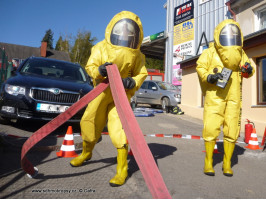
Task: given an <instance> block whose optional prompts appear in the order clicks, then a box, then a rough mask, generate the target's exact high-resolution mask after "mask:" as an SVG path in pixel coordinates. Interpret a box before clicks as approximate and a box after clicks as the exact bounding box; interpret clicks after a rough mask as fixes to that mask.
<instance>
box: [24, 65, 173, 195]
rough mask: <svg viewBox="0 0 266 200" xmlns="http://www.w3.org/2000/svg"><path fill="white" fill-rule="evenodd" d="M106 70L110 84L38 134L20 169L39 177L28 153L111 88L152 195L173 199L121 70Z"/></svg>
mask: <svg viewBox="0 0 266 200" xmlns="http://www.w3.org/2000/svg"><path fill="white" fill-rule="evenodd" d="M106 68H107V73H108V79H109V83H108V80H105V81H104V82H102V83H100V84H99V85H98V86H97V87H96V88H95V89H93V90H92V91H91V92H89V93H88V94H86V95H85V96H84V97H82V98H81V99H80V100H79V101H78V102H76V103H75V104H73V105H72V106H71V107H69V108H68V109H67V110H66V111H65V112H64V113H61V114H60V115H58V116H57V117H56V118H54V119H53V120H52V121H50V122H48V123H47V124H46V125H44V126H43V127H41V128H40V129H39V130H37V131H36V132H35V133H34V134H33V135H32V136H31V137H30V138H29V139H28V140H27V141H26V142H25V143H24V145H23V147H22V152H21V166H22V168H23V170H24V171H25V172H26V173H28V174H29V176H32V177H34V176H35V175H37V171H36V169H37V168H36V167H33V165H32V164H31V162H30V161H29V160H28V159H27V157H26V154H27V152H28V151H29V150H30V149H31V148H32V147H33V146H34V145H35V144H37V143H38V142H39V141H40V140H42V139H43V138H44V137H46V136H47V135H49V134H50V133H51V132H52V131H54V130H55V129H56V128H58V127H59V126H61V125H62V124H63V123H65V122H66V121H67V120H69V119H70V118H71V117H72V116H73V115H75V114H76V113H77V112H78V111H79V110H81V109H82V108H83V107H85V106H86V105H87V104H88V103H89V102H91V101H92V100H93V99H95V98H96V97H97V96H98V95H99V94H101V93H102V92H103V91H104V90H105V89H106V88H107V87H108V86H109V85H110V88H111V92H112V96H113V99H114V103H115V106H116V109H117V112H118V115H119V118H120V120H121V123H122V126H123V128H124V130H125V133H126V136H127V139H128V142H129V144H130V148H131V149H132V151H133V153H134V157H135V160H136V162H137V164H138V166H139V169H140V171H141V173H142V175H143V178H144V180H145V182H146V184H147V186H148V188H149V190H150V193H151V194H152V197H153V198H157V199H170V198H171V196H170V194H169V192H168V190H167V188H166V185H165V183H164V180H163V178H162V176H161V174H160V171H159V169H158V167H157V165H156V163H155V160H154V158H153V155H152V153H151V151H150V149H149V147H148V145H147V143H146V141H145V138H144V135H143V133H142V131H141V129H140V127H139V125H138V122H137V120H136V118H135V116H134V114H133V112H132V109H131V107H130V104H129V102H128V99H127V96H126V93H125V92H122V91H125V89H124V86H123V84H122V80H121V77H120V73H119V71H118V68H117V66H116V65H109V66H107V67H106Z"/></svg>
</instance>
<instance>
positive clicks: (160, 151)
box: [128, 143, 177, 177]
mask: <svg viewBox="0 0 266 200" xmlns="http://www.w3.org/2000/svg"><path fill="white" fill-rule="evenodd" d="M148 146H149V148H150V150H151V153H152V155H153V157H154V160H155V162H156V164H157V165H158V163H157V160H158V159H161V158H165V157H167V156H170V155H173V153H174V152H175V151H176V150H177V148H176V147H174V146H170V145H166V144H157V143H150V144H148ZM138 170H139V167H138V164H137V162H136V160H135V158H134V156H129V162H128V176H129V177H131V176H132V175H133V174H134V173H135V172H136V171H138Z"/></svg>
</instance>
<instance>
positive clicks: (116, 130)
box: [70, 11, 148, 187]
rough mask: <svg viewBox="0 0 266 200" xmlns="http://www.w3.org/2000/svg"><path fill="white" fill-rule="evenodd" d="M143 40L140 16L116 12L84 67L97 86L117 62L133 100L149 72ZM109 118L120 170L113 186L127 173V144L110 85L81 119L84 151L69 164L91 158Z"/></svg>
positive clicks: (124, 83) (80, 162) (120, 181)
mask: <svg viewBox="0 0 266 200" xmlns="http://www.w3.org/2000/svg"><path fill="white" fill-rule="evenodd" d="M142 39H143V28H142V23H141V21H140V19H139V17H138V16H137V15H135V14H134V13H132V12H129V11H122V12H120V13H118V14H116V15H115V16H114V17H113V19H112V20H111V21H110V22H109V24H108V26H107V28H106V31H105V39H104V40H103V41H101V42H99V43H97V44H96V45H95V46H94V47H93V48H92V52H91V56H90V58H89V60H88V63H87V65H86V67H85V68H86V71H87V73H88V74H89V75H90V76H91V77H92V78H93V84H94V86H96V85H98V84H99V83H100V82H102V81H103V80H104V79H106V78H108V77H107V70H106V66H107V65H111V64H112V63H113V64H116V65H117V67H118V69H119V72H120V75H121V78H122V82H123V85H124V88H125V91H126V95H127V97H128V100H130V98H131V97H132V96H133V95H134V93H135V91H136V90H138V89H139V88H140V86H141V85H142V83H143V81H144V80H145V78H146V77H147V75H148V73H147V70H146V67H145V56H144V55H143V54H142V53H141V51H140V46H141V43H142ZM107 121H108V125H107V127H108V132H109V135H110V138H111V141H112V143H113V145H114V146H115V147H116V148H117V172H116V175H115V176H114V177H113V178H112V179H111V180H110V182H109V183H110V185H111V186H113V187H115V186H121V185H123V184H124V183H125V181H126V178H127V176H128V172H127V168H128V163H127V155H128V144H127V138H126V135H125V132H124V130H123V127H122V124H121V121H120V119H119V116H118V113H117V110H116V107H115V104H114V100H113V97H112V94H111V90H110V87H109V88H107V89H106V90H105V91H104V92H103V93H101V94H100V95H99V96H98V97H97V98H95V99H94V100H93V101H92V102H91V103H89V104H88V106H87V108H86V110H85V112H84V114H83V117H82V119H81V122H80V126H81V135H82V140H83V151H82V153H81V154H80V155H79V156H78V157H76V158H74V159H73V160H71V161H70V164H71V165H72V166H74V167H77V166H81V165H82V164H83V163H84V162H85V161H87V160H89V159H91V157H92V150H93V148H94V146H95V143H96V142H97V141H98V140H99V138H100V137H101V132H102V130H103V129H104V127H105V125H106V122H107Z"/></svg>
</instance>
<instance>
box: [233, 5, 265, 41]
mask: <svg viewBox="0 0 266 200" xmlns="http://www.w3.org/2000/svg"><path fill="white" fill-rule="evenodd" d="M236 6H237V8H234V5H233V6H232V9H233V11H234V12H235V13H236V21H237V22H238V23H239V24H240V26H241V30H242V33H243V35H244V36H246V35H249V34H251V33H253V32H255V31H258V30H257V29H256V25H255V23H256V22H255V21H256V20H255V15H254V14H255V13H256V11H257V10H258V9H260V8H261V7H262V6H266V0H252V1H247V2H246V3H243V4H236Z"/></svg>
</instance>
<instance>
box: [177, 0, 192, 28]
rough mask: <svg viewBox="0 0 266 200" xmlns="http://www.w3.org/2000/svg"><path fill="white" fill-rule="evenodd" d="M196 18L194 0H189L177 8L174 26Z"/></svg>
mask: <svg viewBox="0 0 266 200" xmlns="http://www.w3.org/2000/svg"><path fill="white" fill-rule="evenodd" d="M192 18H194V3H193V0H190V1H187V2H186V3H184V4H181V5H180V6H177V7H176V8H175V12H174V26H175V25H178V24H180V23H182V22H185V21H187V20H190V19H192Z"/></svg>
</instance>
